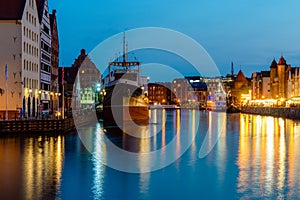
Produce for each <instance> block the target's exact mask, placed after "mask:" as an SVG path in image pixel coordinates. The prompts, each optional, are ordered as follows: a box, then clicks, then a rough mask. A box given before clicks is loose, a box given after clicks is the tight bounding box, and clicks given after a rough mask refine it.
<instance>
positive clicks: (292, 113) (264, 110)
mask: <svg viewBox="0 0 300 200" xmlns="http://www.w3.org/2000/svg"><path fill="white" fill-rule="evenodd" d="M242 113H247V114H256V115H267V116H274V117H282V118H288V119H300V108H298V107H292V108H284V107H259V106H247V107H243V108H242Z"/></svg>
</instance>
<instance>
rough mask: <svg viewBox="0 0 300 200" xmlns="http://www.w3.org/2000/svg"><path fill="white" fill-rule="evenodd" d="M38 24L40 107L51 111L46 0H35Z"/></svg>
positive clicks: (49, 36)
mask: <svg viewBox="0 0 300 200" xmlns="http://www.w3.org/2000/svg"><path fill="white" fill-rule="evenodd" d="M36 2H37V5H38V12H39V22H40V25H41V26H40V38H41V40H40V42H41V43H40V49H41V51H40V54H41V56H40V66H41V68H40V91H39V93H40V105H41V107H42V109H43V110H47V109H51V107H50V100H51V97H50V96H51V26H50V15H49V9H48V1H47V0H36Z"/></svg>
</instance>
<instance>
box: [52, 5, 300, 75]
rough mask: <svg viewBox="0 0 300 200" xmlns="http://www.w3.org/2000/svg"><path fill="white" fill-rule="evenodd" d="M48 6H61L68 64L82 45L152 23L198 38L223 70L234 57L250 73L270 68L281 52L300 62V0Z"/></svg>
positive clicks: (62, 38) (64, 55) (59, 12)
mask: <svg viewBox="0 0 300 200" xmlns="http://www.w3.org/2000/svg"><path fill="white" fill-rule="evenodd" d="M49 6H50V9H54V8H55V9H56V10H57V18H58V28H59V37H60V65H64V66H69V65H71V64H72V63H73V61H74V59H75V58H76V57H77V56H78V54H79V52H80V49H81V48H85V49H86V50H87V52H89V51H91V50H93V48H95V47H96V45H98V44H99V43H100V42H102V41H103V40H105V39H106V38H108V37H110V36H112V35H114V34H117V33H119V32H123V31H125V30H128V29H133V28H139V27H149V26H151V27H153V26H154V27H164V28H169V29H173V30H176V31H179V32H182V33H184V34H186V35H188V36H190V37H192V38H193V39H195V40H196V41H197V42H199V43H200V44H201V45H202V46H203V47H204V48H205V49H206V51H207V52H208V53H209V54H210V56H211V57H212V58H213V60H214V61H215V63H216V64H217V66H218V68H219V69H220V72H221V74H222V75H225V74H226V73H229V72H230V63H231V62H233V63H234V65H235V70H236V71H237V70H239V69H240V68H241V69H242V70H243V71H244V72H245V74H246V75H247V76H250V75H251V72H253V71H257V70H267V69H268V67H269V65H270V63H271V61H272V59H273V58H274V57H275V58H276V59H277V60H278V59H279V57H280V56H281V55H282V54H283V55H284V57H285V58H286V60H287V62H288V63H289V64H291V65H292V66H300V39H299V36H300V22H299V19H300V12H299V8H300V1H299V0H285V1H282V0H280V1H279V0H272V1H271V0H263V1H262V0H251V1H250V0H226V1H224V0H210V1H207V0H205V1H204V0H186V1H178V0H151V1H149V0H147V1H146V0H130V1H120V0H109V1H102V0H88V1H77V0H62V1H53V0H50V1H49ZM129 45H130V44H129ZM141 59H143V58H141Z"/></svg>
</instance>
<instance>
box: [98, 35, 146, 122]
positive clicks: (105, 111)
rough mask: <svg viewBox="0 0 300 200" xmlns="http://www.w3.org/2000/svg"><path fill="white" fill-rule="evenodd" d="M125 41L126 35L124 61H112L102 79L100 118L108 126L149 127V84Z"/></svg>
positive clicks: (99, 106)
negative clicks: (132, 124)
mask: <svg viewBox="0 0 300 200" xmlns="http://www.w3.org/2000/svg"><path fill="white" fill-rule="evenodd" d="M125 41H126V39H125V33H124V36H123V45H124V47H123V50H124V52H123V60H122V61H118V59H117V60H116V61H113V62H109V64H108V71H107V73H106V74H107V75H106V76H105V77H104V78H103V79H102V89H101V91H100V98H99V99H100V104H99V105H98V106H97V108H98V109H96V111H97V115H98V117H99V118H101V119H103V122H104V123H105V124H108V125H122V124H124V123H127V122H134V123H135V124H148V122H149V109H148V106H149V104H148V97H147V95H146V92H145V91H144V90H145V85H146V84H147V83H146V82H145V77H142V76H141V66H140V65H141V63H140V62H139V61H128V54H127V50H126V48H127V45H125V43H126V42H125ZM125 46H126V48H125Z"/></svg>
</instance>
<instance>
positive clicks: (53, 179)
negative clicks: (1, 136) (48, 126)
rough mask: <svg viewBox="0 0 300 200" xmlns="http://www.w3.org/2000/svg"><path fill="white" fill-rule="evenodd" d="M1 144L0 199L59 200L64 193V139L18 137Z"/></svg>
mask: <svg viewBox="0 0 300 200" xmlns="http://www.w3.org/2000/svg"><path fill="white" fill-rule="evenodd" d="M1 141H2V142H3V141H4V142H3V143H2V142H1V143H0V160H1V165H0V181H1V183H5V184H0V199H55V198H56V196H57V191H60V187H61V176H62V167H63V156H64V138H63V137H61V136H58V137H45V136H43V137H26V138H25V139H24V137H16V138H12V139H7V140H1Z"/></svg>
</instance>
